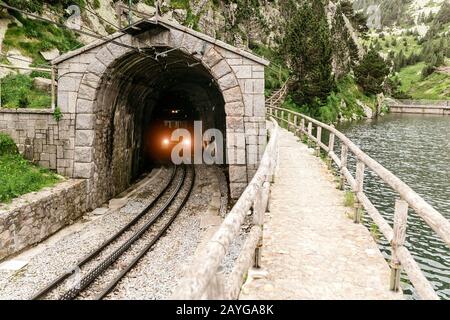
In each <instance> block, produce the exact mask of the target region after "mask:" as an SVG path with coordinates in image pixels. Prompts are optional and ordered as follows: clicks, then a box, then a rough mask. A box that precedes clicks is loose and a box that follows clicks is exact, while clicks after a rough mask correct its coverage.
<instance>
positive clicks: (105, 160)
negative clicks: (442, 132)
mask: <svg viewBox="0 0 450 320" xmlns="http://www.w3.org/2000/svg"><path fill="white" fill-rule="evenodd" d="M171 113H172V114H171ZM177 116H178V117H181V118H177ZM168 118H169V119H180V120H182V119H185V120H187V121H188V122H189V123H191V124H192V123H193V121H201V125H202V131H203V132H205V131H206V130H208V129H213V128H216V129H219V130H220V131H221V132H222V133H223V136H224V138H225V139H226V114H225V102H224V99H223V96H222V93H221V91H220V89H219V88H218V85H217V83H216V81H215V80H214V78H213V77H212V76H211V74H210V72H209V71H208V70H207V69H206V68H205V67H204V66H203V65H202V64H201V63H199V62H198V60H196V59H194V58H193V57H192V56H191V55H189V54H186V53H185V52H184V51H183V50H182V49H171V48H168V47H159V48H156V49H152V50H147V51H143V52H130V53H128V54H126V55H124V56H123V57H121V58H120V59H118V60H117V61H115V62H113V63H112V64H111V65H110V66H109V67H108V69H107V70H106V72H105V73H104V74H103V78H102V81H101V85H100V88H99V90H98V94H97V112H96V124H95V137H96V139H95V140H96V142H95V144H96V145H97V146H98V147H96V148H94V158H95V159H96V168H95V169H96V170H95V172H96V173H95V174H96V177H94V184H96V185H95V186H94V189H95V190H97V192H98V193H99V194H102V195H103V196H104V197H105V198H106V199H109V198H111V197H114V196H115V195H117V194H118V193H120V192H122V191H123V190H125V189H126V188H127V187H128V186H129V185H130V184H131V183H132V182H133V180H134V179H136V178H137V177H139V176H140V175H141V174H142V173H143V172H145V171H148V170H150V169H151V168H153V167H155V166H157V165H160V164H161V163H159V162H157V161H155V154H154V153H155V152H157V148H156V147H155V146H157V145H158V143H159V142H160V141H159V140H160V139H161V136H160V135H159V134H158V132H157V130H155V128H161V125H162V123H163V122H164V120H166V119H168ZM223 145H224V146H225V145H226V142H224V144H223ZM223 151H224V150H223ZM224 152H225V151H224ZM101 181H108V183H100V182H101Z"/></svg>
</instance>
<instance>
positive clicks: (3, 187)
mask: <svg viewBox="0 0 450 320" xmlns="http://www.w3.org/2000/svg"><path fill="white" fill-rule="evenodd" d="M59 180H60V178H59V177H58V176H57V175H56V174H54V173H53V172H51V171H50V170H48V169H44V168H41V167H38V166H36V165H34V164H32V163H30V162H29V161H28V160H25V159H24V158H23V157H22V155H20V154H19V153H18V152H17V147H16V146H15V143H14V141H13V140H12V139H11V138H10V137H9V136H7V135H5V134H3V133H0V203H9V202H11V200H12V199H14V198H16V197H18V196H21V195H23V194H26V193H29V192H33V191H38V190H40V189H42V188H44V187H50V186H53V185H54V184H55V183H57V182H58V181H59Z"/></svg>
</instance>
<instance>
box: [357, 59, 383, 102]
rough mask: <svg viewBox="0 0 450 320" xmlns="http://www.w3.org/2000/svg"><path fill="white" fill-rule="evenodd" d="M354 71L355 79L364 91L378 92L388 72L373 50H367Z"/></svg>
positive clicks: (381, 89) (380, 90) (369, 92)
mask: <svg viewBox="0 0 450 320" xmlns="http://www.w3.org/2000/svg"><path fill="white" fill-rule="evenodd" d="M354 71H355V77H356V81H357V83H358V84H359V85H360V86H361V88H362V89H363V90H364V92H365V93H367V94H378V93H380V92H382V91H383V82H384V80H385V79H386V77H387V75H388V74H389V68H388V66H387V64H386V62H385V61H384V60H383V58H381V57H380V55H379V54H378V53H377V52H376V51H375V50H371V51H369V52H368V53H367V54H366V55H365V56H364V58H363V59H362V61H361V63H360V64H359V65H358V66H356V67H355V69H354Z"/></svg>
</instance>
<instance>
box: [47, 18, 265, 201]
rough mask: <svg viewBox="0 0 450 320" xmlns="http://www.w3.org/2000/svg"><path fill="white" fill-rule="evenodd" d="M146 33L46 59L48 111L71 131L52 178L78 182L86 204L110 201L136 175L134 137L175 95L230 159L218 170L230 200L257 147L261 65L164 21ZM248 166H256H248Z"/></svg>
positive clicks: (261, 132) (250, 169) (261, 121)
mask: <svg viewBox="0 0 450 320" xmlns="http://www.w3.org/2000/svg"><path fill="white" fill-rule="evenodd" d="M151 25H152V28H151V29H150V30H144V31H142V32H139V33H138V34H124V33H117V34H114V35H112V36H110V37H109V38H108V39H106V40H99V41H96V42H95V43H93V44H91V45H88V46H86V47H83V48H81V49H77V50H75V51H74V52H71V53H68V54H65V55H63V56H61V57H59V58H57V59H56V60H55V61H53V64H54V65H56V66H57V71H58V105H59V106H60V107H61V110H62V111H63V114H64V115H65V116H67V118H68V119H70V121H68V123H69V125H68V126H69V131H70V130H71V128H72V126H73V131H72V132H73V138H70V137H69V141H68V143H67V145H65V146H64V153H63V157H64V159H63V161H64V162H61V164H62V165H61V169H60V168H59V165H58V171H60V172H63V173H64V174H65V175H66V176H69V177H73V178H83V179H88V190H87V192H88V194H89V195H90V199H91V202H90V205H91V206H95V205H98V204H101V203H103V202H104V201H106V200H108V199H110V198H111V197H112V196H114V195H116V194H118V193H119V192H121V191H122V190H123V189H125V188H126V187H127V185H128V184H129V183H130V181H131V179H132V178H133V177H135V175H136V174H137V173H138V172H139V169H140V168H141V163H142V152H141V151H140V150H141V145H142V141H139V139H142V137H143V135H142V130H143V127H144V126H145V121H146V119H147V120H148V119H151V114H152V112H153V110H157V105H158V99H160V97H161V96H163V95H164V94H166V95H174V94H175V95H184V96H186V97H188V98H189V99H186V100H189V101H190V104H191V107H192V108H195V109H196V111H197V113H198V117H199V119H201V120H203V121H204V124H205V126H204V128H203V129H204V130H206V129H208V128H219V129H221V131H223V135H224V137H225V139H226V143H225V147H224V148H225V149H226V150H225V151H226V153H225V155H226V156H227V157H229V158H230V155H231V157H232V158H233V161H235V162H233V163H231V164H229V165H228V173H229V174H228V175H229V182H230V191H231V196H232V197H233V198H237V197H238V196H239V195H240V193H241V192H242V191H243V190H244V188H245V186H246V185H247V182H248V181H249V179H251V177H252V176H253V174H254V173H255V171H256V168H257V161H259V159H260V157H261V156H262V153H263V151H264V148H265V143H266V128H265V107H264V65H267V64H268V63H267V61H265V60H263V59H261V58H259V57H256V56H254V55H252V54H251V53H248V52H245V51H242V50H240V49H237V48H234V47H232V46H229V45H227V44H225V43H223V42H220V41H218V40H216V39H213V38H210V37H208V36H206V35H203V34H201V33H198V32H196V31H193V30H191V29H188V28H185V27H181V26H179V25H176V24H172V23H170V22H168V21H157V22H155V21H153V22H152V23H151ZM136 29H139V28H136ZM156 57H158V58H157V59H156ZM155 108H156V109H155ZM136 119H138V120H139V121H140V122H139V121H136ZM64 121H65V120H64ZM142 121H144V123H142ZM70 136H71V137H72V133H70ZM66 151H67V152H66ZM253 158H255V159H256V162H254V163H249V161H248V159H253Z"/></svg>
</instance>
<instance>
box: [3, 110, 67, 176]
mask: <svg viewBox="0 0 450 320" xmlns="http://www.w3.org/2000/svg"><path fill="white" fill-rule="evenodd" d="M0 132H3V133H6V134H8V135H10V136H11V137H12V138H13V139H14V141H15V142H16V144H17V146H18V148H19V151H20V153H22V154H23V155H24V157H25V158H26V159H28V160H30V161H33V162H35V163H37V164H39V165H41V166H43V167H46V168H49V169H52V170H55V171H57V172H58V173H59V174H61V175H64V176H67V177H72V171H73V157H74V153H73V152H74V151H73V150H74V145H75V115H74V114H70V113H67V114H64V117H63V118H62V119H61V120H60V121H58V122H57V121H56V120H55V119H54V118H53V110H51V109H1V108H0Z"/></svg>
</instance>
